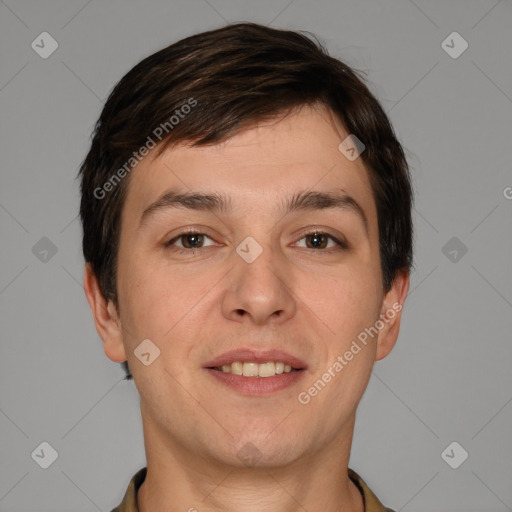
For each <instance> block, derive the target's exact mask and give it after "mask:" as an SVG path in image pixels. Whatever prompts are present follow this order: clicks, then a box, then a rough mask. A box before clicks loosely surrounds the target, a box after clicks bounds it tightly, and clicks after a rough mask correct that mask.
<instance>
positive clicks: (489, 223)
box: [0, 0, 512, 512]
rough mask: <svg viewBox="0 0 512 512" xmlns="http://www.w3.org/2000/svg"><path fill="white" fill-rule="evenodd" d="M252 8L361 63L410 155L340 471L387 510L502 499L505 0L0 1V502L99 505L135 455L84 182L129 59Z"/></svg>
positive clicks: (506, 496)
mask: <svg viewBox="0 0 512 512" xmlns="http://www.w3.org/2000/svg"><path fill="white" fill-rule="evenodd" d="M247 20H248V21H256V22H261V23H265V24H271V25H272V26H274V27H278V28H291V29H304V30H309V31H311V32H313V33H315V34H317V35H318V36H319V37H320V39H321V40H323V41H324V42H325V43H326V44H327V46H328V48H329V50H330V51H331V53H332V54H333V55H335V56H337V57H339V58H342V59H344V60H345V61H346V62H347V63H348V64H350V65H352V66H355V67H356V68H358V69H361V70H364V71H366V72H367V73H368V79H369V83H370V87H371V89H372V90H373V92H374V93H375V94H376V95H377V96H378V98H379V99H380V100H381V102H382V104H383V106H384V108H385V109H386V111H387V112H388V113H389V116H390V118H391V121H392V123H393V124H394V126H395V129H396V131H397V134H398V136H399V138H400V140H401V141H402V142H403V144H404V146H405V148H406V149H407V154H408V158H409V162H410V165H411V170H412V174H413V180H414V187H415V190H416V207H415V210H414V221H415V229H416V239H415V243H416V246H415V257H416V267H415V270H414V272H413V274H412V283H411V291H410V293H409V297H408V299H407V302H406V306H405V309H404V318H403V327H402V331H401V334H400V338H399V341H398V343H397V346H396V347H395V349H394V351H393V352H392V353H391V354H390V356H389V357H388V358H387V359H385V360H383V361H381V362H379V363H377V364H376V366H375V369H374V373H373V376H372V379H371V381H370V384H369V387H368V390H367V392H366V394H365V396H364V397H363V400H362V402H361V405H360V408H359V413H358V420H357V425H356V431H355V439H354V445H353V452H352V458H351V463H350V466H351V467H352V468H354V469H355V470H356V471H358V472H359V473H360V474H361V475H362V476H363V478H364V479H365V480H366V481H367V483H368V484H369V485H370V487H371V488H372V489H373V490H374V492H375V493H376V494H377V496H378V497H379V498H380V499H381V500H382V501H383V503H384V504H386V505H388V506H390V507H392V508H394V509H395V510H397V511H402V510H403V511H413V510H414V511H505V510H511V509H512V462H511V461H512V436H511V433H512V432H511V430H512V429H511V427H512V403H511V402H512V372H511V363H512V343H511V339H510V338H511V336H510V333H511V327H512V321H511V319H512V315H511V308H512V291H511V290H512V286H511V285H512V269H511V264H510V263H511V255H512V236H511V234H512V230H511V224H512V222H511V219H512V216H511V210H512V200H511V197H512V189H511V188H508V187H512V172H511V168H512V151H511V143H512V138H511V135H512V65H511V64H512V58H511V52H512V30H511V28H512V4H511V2H510V1H505V0H501V1H496V0H480V1H450V2H443V1H430V2H429V1H426V0H421V1H420V0H416V1H414V2H413V1H408V0H386V1H383V2H377V1H372V2H370V1H362V2H359V1H355V0H353V1H343V2H335V1H332V0H331V1H328V0H320V1H316V2H314V3H313V2H311V1H309V2H308V1H305V0H293V1H290V0H272V1H270V0H264V1H259V2H255V1H252V2H250V1H238V2H236V1H234V0H208V1H206V0H204V1H203V0H191V1H177V0H174V1H172V2H164V1H162V0H159V1H157V0H152V1H146V2H143V1H135V0H132V1H120V0H118V1H110V2H106V1H104V2H101V1H99V0H92V1H89V2H87V1H84V0H73V1H67V2H65V1H35V0H34V1H22V0H18V1H15V0H4V1H0V38H1V40H0V102H1V107H0V108H1V124H0V130H1V131H0V150H1V180H2V186H1V188H0V224H1V237H2V243H1V245H0V255H1V262H2V263H1V266H0V307H1V316H0V322H1V335H2V338H1V357H0V432H1V444H0V450H1V452H0V510H2V511H13V512H14V511H39V512H42V511H50V510H51V511H69V510H73V511H75V512H82V511H96V510H102V511H109V510H110V509H111V508H112V507H113V506H115V505H117V504H118V503H119V501H120V500H121V498H122V496H123V494H124V492H125V489H126V486H127V484H128V481H129V479H130V478H131V476H132V475H133V473H134V472H135V471H136V470H137V469H139V468H140V467H142V466H144V465H145V456H144V448H143V437H142V429H141V422H140V412H139V408H138V395H137V393H136V390H135V387H134V384H133V382H126V381H123V376H124V374H123V372H122V369H121V367H120V366H119V365H117V364H115V363H113V362H111V361H110V360H108V359H107V358H106V356H105V355H104V353H103V350H102V343H101V340H100V339H99V337H98V335H97V333H96V330H95V328H94V324H93V320H92V317H91V313H90V310H89V306H88V304H87V301H86V299H85V295H84V291H83V289H82V279H83V259H82V255H81V247H80V243H81V228H80V223H79V221H78V219H77V213H78V204H79V192H78V182H77V181H75V175H76V172H77V168H78V165H79V164H80V162H81V160H82V158H83V157H84V156H85V153H86V151H87V149H88V144H89V136H90V133H91V129H92V125H93V123H94V122H95V120H96V118H97V117H98V115H99V113H100V110H101V108H102V105H103V101H104V100H105V98H106V96H107V94H108V92H109V91H110V89H111V88H112V87H113V85H114V84H115V83H116V82H117V81H118V80H119V79H120V78H121V76H122V75H123V74H124V73H126V72H127V71H128V70H129V69H130V68H131V67H132V66H133V65H134V64H136V63H137V62H138V61H139V60H140V59H142V58H143V57H145V56H147V55H148V54H150V53H153V52H154V51H156V50H158V49H160V48H162V47H164V46H166V45H168V44H170V43H172V42H174V41H176V40H178V39H181V38H182V37H185V36H187V35H190V34H193V33H196V32H200V31H203V30H206V29H212V28H217V27H220V26H222V25H224V24H225V22H226V21H227V22H236V21H247ZM44 31H46V32H49V33H50V34H51V35H52V37H53V38H55V40H56V41H57V42H58V45H59V46H58V49H57V50H56V51H55V52H54V53H53V54H52V55H51V56H50V57H48V58H47V59H43V58H41V57H40V56H39V54H38V53H36V52H35V51H34V50H33V49H32V48H31V43H32V41H34V40H36V42H37V41H38V40H39V41H40V39H37V38H38V36H39V34H41V33H42V32H44ZM454 31H457V32H458V33H460V35H461V36H462V37H463V38H464V39H465V40H466V41H467V43H468V44H469V47H468V48H467V50H466V51H465V52H464V53H462V54H461V55H460V56H459V57H458V58H452V57H451V56H450V55H449V54H448V53H447V52H446V51H445V50H444V49H443V47H442V45H441V44H442V42H443V41H444V40H445V39H446V38H447V36H448V35H449V34H451V33H452V32H454ZM446 44H448V45H450V46H453V47H454V48H453V49H452V50H458V49H459V48H461V46H460V41H454V42H451V40H450V39H448V42H447V43H446ZM46 48H48V46H46ZM43 237H47V238H48V239H49V240H51V242H52V243H53V244H54V245H55V248H56V250H57V252H56V253H55V254H52V252H51V250H50V252H48V253H46V254H44V252H43V251H44V250H45V248H46V249H48V246H49V243H48V241H47V240H43V241H40V239H41V238H43ZM453 237H456V239H455V240H451V239H452V238H453ZM450 240H451V241H450ZM38 243H39V245H36V244H38ZM447 243H448V246H446V247H445V244H447ZM34 246H35V249H33V248H34ZM464 248H467V252H466V253H465V254H464ZM454 251H455V252H454ZM43 441H47V442H48V443H50V445H51V446H53V447H54V449H55V450H56V451H57V452H58V458H57V459H56V460H55V462H54V463H53V464H52V465H51V466H50V467H49V468H48V469H42V468H41V467H40V466H39V465H38V464H36V462H35V460H34V459H33V458H32V457H31V453H32V452H33V451H34V450H35V449H36V448H37V447H38V446H39V445H40V443H41V442H43ZM453 441H457V442H458V443H459V444H460V445H461V446H462V447H463V448H464V449H465V450H466V451H467V452H468V453H469V457H468V459H467V460H466V461H465V462H464V463H463V464H462V465H460V467H458V469H452V468H451V467H450V466H449V465H448V464H447V463H446V462H445V461H444V460H443V458H442V457H441V453H442V452H443V450H444V449H445V448H446V447H447V446H448V445H449V444H450V443H452V442H453ZM450 455H451V459H452V460H457V458H458V457H460V449H457V450H455V451H454V452H450ZM311 512H315V511H311Z"/></svg>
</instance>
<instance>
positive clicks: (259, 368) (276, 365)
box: [207, 361, 303, 378]
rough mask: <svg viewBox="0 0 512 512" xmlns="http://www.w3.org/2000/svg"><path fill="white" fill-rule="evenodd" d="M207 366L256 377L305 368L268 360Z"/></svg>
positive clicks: (272, 375) (234, 373)
mask: <svg viewBox="0 0 512 512" xmlns="http://www.w3.org/2000/svg"><path fill="white" fill-rule="evenodd" d="M207 368H208V369H209V370H217V371H219V372H223V373H232V374H233V375H243V376H244V377H254V378H267V377H274V376H275V375H281V374H283V373H290V372H298V371H301V370H303V368H294V367H293V366H291V365H289V364H285V363H284V362H283V361H267V362H265V363H261V364H260V363H257V362H255V361H235V362H233V363H231V364H223V365H222V366H211V367H207Z"/></svg>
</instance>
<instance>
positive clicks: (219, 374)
mask: <svg viewBox="0 0 512 512" xmlns="http://www.w3.org/2000/svg"><path fill="white" fill-rule="evenodd" d="M203 368H204V369H205V370H208V372H209V373H210V374H211V375H212V376H213V377H216V380H217V381H220V382H222V383H223V384H225V385H227V386H229V387H231V388H232V389H235V390H236V391H238V392H241V393H242V394H244V395H264V394H268V393H272V392H275V391H279V390H282V389H285V388H286V387H288V386H291V385H293V384H294V383H296V382H298V379H300V378H301V377H302V376H303V375H304V373H305V370H306V369H307V365H306V363H305V362H304V361H301V360H300V359H299V358H297V357H295V356H292V355H290V354H288V353H286V352H282V351H279V350H267V351H257V350H252V349H240V350H234V351H231V352H226V353H224V354H222V355H220V356H218V357H216V358H215V359H213V360H212V361H209V362H207V363H205V364H204V365H203Z"/></svg>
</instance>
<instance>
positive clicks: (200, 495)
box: [137, 416, 364, 512]
mask: <svg viewBox="0 0 512 512" xmlns="http://www.w3.org/2000/svg"><path fill="white" fill-rule="evenodd" d="M143 418H144V416H143ZM354 421H355V417H354V418H352V420H351V421H350V422H349V424H347V425H346V427H345V428H344V429H343V430H344V432H341V433H340V435H339V436H337V437H336V438H335V439H334V440H333V441H332V442H331V443H329V445H327V446H325V447H324V448H323V449H322V450H321V451H318V452H316V453H313V454H307V455H304V456H303V457H301V458H300V459H297V460H294V461H293V462H291V463H289V464H287V465H285V466H279V467H278V466H272V465H268V464H267V465H266V466H265V467H253V468H247V467H243V468H240V467H235V466H230V465H228V464H224V463H222V462H219V461H217V460H214V459H212V458H211V457H208V458H206V457H205V456H202V455H200V454H198V453H197V452H193V451H192V450H187V449H186V448H185V447H183V446H182V445H180V444H177V443H175V442H173V440H169V437H168V433H167V434H166V435H164V433H163V432H161V431H160V430H159V429H158V428H156V426H155V425H154V424H153V423H151V422H150V421H145V420H144V419H143V426H144V439H145V445H146V457H147V474H146V479H145V481H144V483H143V484H142V485H141V487H140V488H139V491H138V494H137V502H138V507H139V510H140V512H149V511H152V510H168V511H170V512H171V511H174V510H175V511H178V510H179V511H183V510H187V511H191V512H194V510H197V511H201V512H210V511H211V512H213V511H215V512H238V511H240V510H244V511H247V512H252V511H261V510H262V509H263V510H266V511H268V512H274V511H276V512H277V511H279V512H296V511H297V512H298V511H301V512H303V511H304V510H322V511H324V512H338V511H340V510H345V511H351V512H363V511H364V505H363V498H362V496H361V493H360V491H359V490H358V489H357V487H356V486H355V484H354V483H353V482H352V481H351V480H350V479H349V477H348V469H347V468H348V461H349V456H350V446H351V443H352V434H353V428H354ZM333 454H336V455H335V456H333ZM170 506H171V507H173V508H170Z"/></svg>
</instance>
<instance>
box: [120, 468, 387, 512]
mask: <svg viewBox="0 0 512 512" xmlns="http://www.w3.org/2000/svg"><path fill="white" fill-rule="evenodd" d="M146 473H147V467H144V468H141V469H139V470H138V471H137V473H135V475H133V477H132V479H131V480H130V483H129V485H128V488H127V489H126V493H125V495H124V498H123V501H122V502H121V503H120V504H119V505H118V506H117V507H116V508H114V509H113V510H112V511H111V512H139V507H138V506H137V491H138V490H139V487H140V486H141V485H142V483H143V482H144V479H145V478H146ZM348 476H349V478H350V479H351V480H352V482H354V484H355V485H356V487H357V488H358V489H359V490H360V491H361V494H362V496H363V501H364V510H365V512H393V511H392V510H391V509H389V508H386V507H384V505H383V504H382V503H381V502H380V501H379V499H378V498H377V496H375V494H373V492H372V491H371V489H370V488H369V487H368V486H367V485H366V483H365V482H364V480H363V479H362V478H361V477H360V476H359V475H358V474H357V473H356V472H355V471H354V470H353V469H350V468H348Z"/></svg>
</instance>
